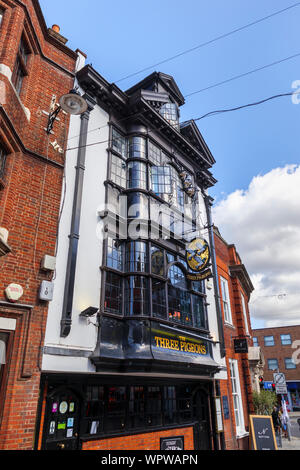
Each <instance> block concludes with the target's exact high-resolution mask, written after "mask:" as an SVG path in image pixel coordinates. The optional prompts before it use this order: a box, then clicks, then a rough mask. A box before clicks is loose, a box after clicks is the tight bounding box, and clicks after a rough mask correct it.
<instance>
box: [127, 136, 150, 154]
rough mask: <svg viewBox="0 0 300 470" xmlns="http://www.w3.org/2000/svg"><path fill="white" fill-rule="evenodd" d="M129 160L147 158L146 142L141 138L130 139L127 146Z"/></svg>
mask: <svg viewBox="0 0 300 470" xmlns="http://www.w3.org/2000/svg"><path fill="white" fill-rule="evenodd" d="M128 157H129V158H147V152H146V140H145V139H144V138H143V137H130V138H129V144H128Z"/></svg>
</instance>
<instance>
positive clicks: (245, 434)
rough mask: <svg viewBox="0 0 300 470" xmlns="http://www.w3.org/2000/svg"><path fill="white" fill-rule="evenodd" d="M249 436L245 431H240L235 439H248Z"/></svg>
mask: <svg viewBox="0 0 300 470" xmlns="http://www.w3.org/2000/svg"><path fill="white" fill-rule="evenodd" d="M248 436H249V432H247V431H246V430H245V431H242V432H241V433H240V434H237V435H236V438H237V439H243V438H244V437H248Z"/></svg>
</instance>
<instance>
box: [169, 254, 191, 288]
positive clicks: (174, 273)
mask: <svg viewBox="0 0 300 470" xmlns="http://www.w3.org/2000/svg"><path fill="white" fill-rule="evenodd" d="M172 256H173V255H172ZM168 262H170V261H169V259H168ZM169 280H170V283H171V284H172V286H174V287H177V288H181V289H187V283H186V279H185V274H184V272H183V271H182V269H180V268H179V266H176V265H175V264H174V265H173V266H171V267H170V269H169Z"/></svg>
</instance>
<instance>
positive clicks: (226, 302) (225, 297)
mask: <svg viewBox="0 0 300 470" xmlns="http://www.w3.org/2000/svg"><path fill="white" fill-rule="evenodd" d="M220 283H221V294H222V307H223V312H224V322H225V323H227V324H228V325H231V326H232V325H233V320H232V309H231V301H230V294H229V282H228V279H226V278H225V277H223V276H220ZM223 286H224V287H225V290H224V288H223ZM225 306H226V307H228V310H227V311H226V307H225ZM227 313H229V318H226V317H228V315H227Z"/></svg>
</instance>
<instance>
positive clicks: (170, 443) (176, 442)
mask: <svg viewBox="0 0 300 470" xmlns="http://www.w3.org/2000/svg"><path fill="white" fill-rule="evenodd" d="M160 450H184V437H183V436H181V437H177V436H176V437H167V438H161V440H160Z"/></svg>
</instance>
